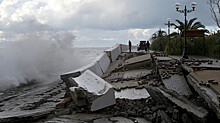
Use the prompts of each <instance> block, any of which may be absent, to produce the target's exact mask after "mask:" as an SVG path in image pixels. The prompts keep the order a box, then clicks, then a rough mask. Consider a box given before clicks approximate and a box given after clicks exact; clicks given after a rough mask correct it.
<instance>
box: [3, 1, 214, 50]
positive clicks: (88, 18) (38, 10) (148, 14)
mask: <svg viewBox="0 0 220 123" xmlns="http://www.w3.org/2000/svg"><path fill="white" fill-rule="evenodd" d="M0 1H1V4H0V44H1V45H7V44H8V43H10V42H13V41H16V39H18V38H19V37H20V36H22V35H25V34H30V33H36V32H40V31H51V30H53V31H56V32H70V33H72V34H73V35H74V36H75V37H76V39H75V41H74V43H73V45H74V46H77V47H78V46H79V47H94V46H99V47H100V46H101V47H103V46H104V47H108V46H112V45H113V44H116V43H127V41H128V40H131V41H132V42H133V44H137V43H138V42H139V41H140V40H148V39H149V38H150V36H151V35H152V33H154V32H155V31H157V30H158V29H159V28H162V29H163V30H165V31H166V30H167V27H166V26H165V25H164V23H166V22H167V18H171V21H172V22H174V21H175V19H179V20H183V19H184V16H183V14H181V13H178V12H176V11H175V8H174V4H175V3H176V2H179V3H180V4H181V5H182V6H181V9H182V8H183V7H184V5H187V8H188V9H190V3H191V2H192V1H191V0H0ZM194 1H195V2H196V3H197V7H196V11H195V12H192V13H189V14H188V16H187V18H193V17H197V18H198V21H201V22H202V23H203V24H204V25H206V26H207V27H208V28H209V29H212V30H214V29H216V30H217V29H218V28H217V27H216V25H215V23H214V21H213V20H212V18H211V14H210V11H209V6H208V4H207V0H194Z"/></svg>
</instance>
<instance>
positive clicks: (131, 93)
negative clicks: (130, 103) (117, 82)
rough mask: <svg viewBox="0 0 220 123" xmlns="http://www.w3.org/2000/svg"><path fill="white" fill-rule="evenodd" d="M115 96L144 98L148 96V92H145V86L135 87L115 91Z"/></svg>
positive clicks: (131, 98) (132, 98)
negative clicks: (141, 87)
mask: <svg viewBox="0 0 220 123" xmlns="http://www.w3.org/2000/svg"><path fill="white" fill-rule="evenodd" d="M115 97H116V98H120V99H130V100H134V99H146V98H149V97H150V94H149V93H148V92H147V90H146V89H145V88H143V89H135V88H128V89H123V90H120V91H116V92H115Z"/></svg>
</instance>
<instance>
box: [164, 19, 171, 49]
mask: <svg viewBox="0 0 220 123" xmlns="http://www.w3.org/2000/svg"><path fill="white" fill-rule="evenodd" d="M170 20H171V19H170V18H167V21H168V23H165V25H167V26H168V43H169V48H170V26H171V24H170Z"/></svg>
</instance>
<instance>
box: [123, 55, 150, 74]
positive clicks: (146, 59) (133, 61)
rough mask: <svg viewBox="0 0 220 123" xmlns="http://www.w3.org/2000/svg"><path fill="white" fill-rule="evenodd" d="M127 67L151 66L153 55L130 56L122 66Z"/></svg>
mask: <svg viewBox="0 0 220 123" xmlns="http://www.w3.org/2000/svg"><path fill="white" fill-rule="evenodd" d="M122 67H123V68H126V69H130V70H132V69H137V68H142V67H143V68H145V69H146V68H150V67H151V55H150V54H146V55H140V56H137V57H133V58H130V59H128V60H126V61H125V62H124V64H123V66H122Z"/></svg>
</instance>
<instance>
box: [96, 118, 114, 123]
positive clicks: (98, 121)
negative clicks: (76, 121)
mask: <svg viewBox="0 0 220 123" xmlns="http://www.w3.org/2000/svg"><path fill="white" fill-rule="evenodd" d="M93 123H113V122H112V121H109V119H108V118H100V119H96V120H94V121H93Z"/></svg>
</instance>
